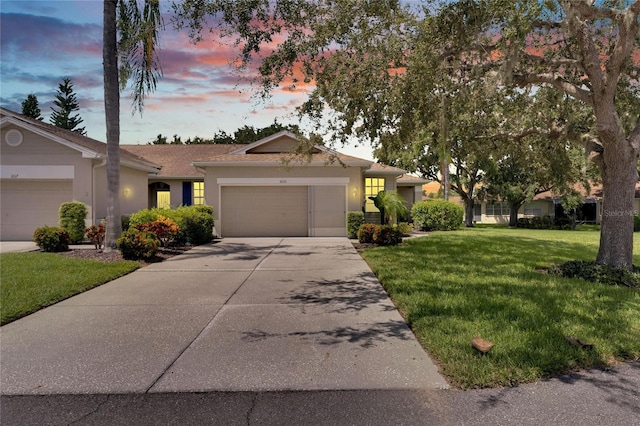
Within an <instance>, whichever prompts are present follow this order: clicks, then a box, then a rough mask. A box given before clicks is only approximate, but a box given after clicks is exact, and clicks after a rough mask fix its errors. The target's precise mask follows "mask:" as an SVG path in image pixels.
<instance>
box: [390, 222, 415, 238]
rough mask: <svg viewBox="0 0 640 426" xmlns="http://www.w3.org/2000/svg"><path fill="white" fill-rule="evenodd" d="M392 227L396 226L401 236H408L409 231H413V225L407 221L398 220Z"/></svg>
mask: <svg viewBox="0 0 640 426" xmlns="http://www.w3.org/2000/svg"><path fill="white" fill-rule="evenodd" d="M393 227H394V228H396V229H397V230H398V231H399V232H400V234H401V235H402V236H408V235H409V234H411V231H413V225H411V224H410V223H407V222H400V223H398V224H397V225H394V226H393Z"/></svg>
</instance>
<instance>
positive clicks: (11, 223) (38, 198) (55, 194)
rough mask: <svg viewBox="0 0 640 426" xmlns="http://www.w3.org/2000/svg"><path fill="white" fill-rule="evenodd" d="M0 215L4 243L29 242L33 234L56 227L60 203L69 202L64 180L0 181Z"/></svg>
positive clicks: (69, 192)
mask: <svg viewBox="0 0 640 426" xmlns="http://www.w3.org/2000/svg"><path fill="white" fill-rule="evenodd" d="M1 185H2V200H0V212H1V216H2V220H1V222H2V231H1V233H0V237H1V238H2V240H5V241H12V240H13V241H16V240H17V241H20V240H23V241H31V240H32V239H33V231H35V230H36V228H38V227H40V226H44V225H49V226H58V222H59V215H58V209H59V208H60V204H62V203H64V202H68V201H72V200H73V189H72V183H71V181H70V180H67V181H24V180H23V181H20V180H9V179H3V180H2V183H1Z"/></svg>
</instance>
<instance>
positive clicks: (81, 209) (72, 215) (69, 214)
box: [58, 201, 87, 243]
mask: <svg viewBox="0 0 640 426" xmlns="http://www.w3.org/2000/svg"><path fill="white" fill-rule="evenodd" d="M58 213H59V215H60V226H61V227H63V228H64V229H65V230H66V231H67V233H68V234H69V238H71V242H74V243H77V242H79V241H82V239H83V238H84V228H85V223H84V219H85V218H86V217H87V206H85V205H84V203H80V202H77V201H74V202H70V203H62V204H61V205H60V209H59V210H58Z"/></svg>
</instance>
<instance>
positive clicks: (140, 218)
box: [130, 205, 214, 245]
mask: <svg viewBox="0 0 640 426" xmlns="http://www.w3.org/2000/svg"><path fill="white" fill-rule="evenodd" d="M159 216H162V217H167V218H170V219H173V220H174V221H175V222H176V223H177V224H178V227H179V228H180V232H179V233H178V235H177V237H176V239H175V244H184V243H185V242H189V243H191V244H196V245H197V244H205V243H208V242H209V241H211V240H212V239H213V225H214V222H213V207H211V206H204V205H200V206H180V207H178V208H177V209H173V210H168V209H157V208H156V209H144V210H140V211H139V212H136V213H134V214H132V215H131V218H130V226H131V227H135V226H136V225H140V224H143V223H146V222H154V221H156V220H158V217H159Z"/></svg>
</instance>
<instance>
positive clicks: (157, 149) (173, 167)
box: [121, 144, 238, 178]
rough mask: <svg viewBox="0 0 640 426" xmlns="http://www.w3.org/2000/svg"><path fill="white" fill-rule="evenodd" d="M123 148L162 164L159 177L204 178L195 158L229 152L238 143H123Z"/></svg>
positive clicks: (235, 147) (236, 146)
mask: <svg viewBox="0 0 640 426" xmlns="http://www.w3.org/2000/svg"><path fill="white" fill-rule="evenodd" d="M121 148H123V149H124V150H126V151H128V152H130V153H133V154H135V155H138V156H140V157H144V158H146V159H147V160H149V161H152V162H154V163H156V164H160V165H162V170H160V173H158V177H165V178H166V177H174V178H202V176H203V173H202V172H200V171H199V170H198V169H197V168H196V167H194V166H193V165H192V162H193V161H194V160H197V159H199V158H209V157H211V156H216V155H223V154H227V153H228V152H230V151H233V150H234V149H237V148H238V145H229V144H220V145H215V144H192V145H171V144H168V145H121Z"/></svg>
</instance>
